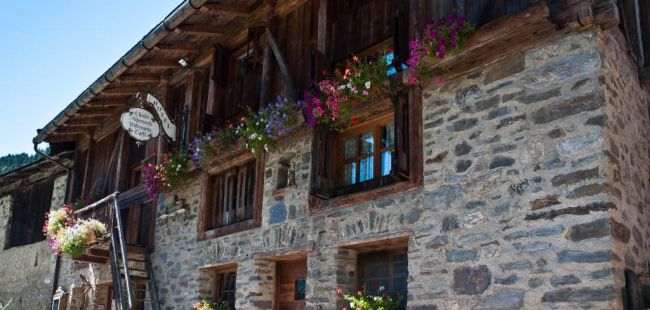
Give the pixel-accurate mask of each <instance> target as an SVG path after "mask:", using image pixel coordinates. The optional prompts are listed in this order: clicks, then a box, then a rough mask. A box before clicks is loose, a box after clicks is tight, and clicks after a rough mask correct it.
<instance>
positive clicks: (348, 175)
mask: <svg viewBox="0 0 650 310" xmlns="http://www.w3.org/2000/svg"><path fill="white" fill-rule="evenodd" d="M343 169H344V171H343V184H345V185H351V184H356V183H357V163H349V164H346V165H345V166H344V167H343Z"/></svg>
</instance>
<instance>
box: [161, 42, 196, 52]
mask: <svg viewBox="0 0 650 310" xmlns="http://www.w3.org/2000/svg"><path fill="white" fill-rule="evenodd" d="M154 49H155V50H159V51H164V52H196V51H199V50H201V45H198V44H191V43H185V42H174V43H160V44H158V45H156V46H155V47H154Z"/></svg>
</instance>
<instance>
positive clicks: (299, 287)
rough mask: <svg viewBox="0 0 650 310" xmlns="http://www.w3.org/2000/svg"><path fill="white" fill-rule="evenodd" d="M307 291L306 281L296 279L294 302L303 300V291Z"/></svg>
mask: <svg viewBox="0 0 650 310" xmlns="http://www.w3.org/2000/svg"><path fill="white" fill-rule="evenodd" d="M306 289H307V280H306V279H296V287H295V292H296V295H295V296H294V300H305V291H306Z"/></svg>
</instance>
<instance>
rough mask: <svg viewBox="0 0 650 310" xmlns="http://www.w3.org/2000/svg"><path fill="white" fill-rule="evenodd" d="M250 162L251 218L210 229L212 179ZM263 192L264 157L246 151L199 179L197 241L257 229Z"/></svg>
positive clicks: (234, 155)
mask: <svg viewBox="0 0 650 310" xmlns="http://www.w3.org/2000/svg"><path fill="white" fill-rule="evenodd" d="M250 161H255V164H254V165H255V183H254V185H253V187H254V193H253V210H252V211H253V216H252V218H251V219H247V220H244V221H241V222H235V223H233V224H230V225H227V226H221V227H216V228H210V221H209V218H208V217H209V216H210V214H211V211H212V208H213V207H214V206H213V205H212V189H211V187H212V181H211V179H212V177H213V176H215V175H218V174H221V173H224V172H226V171H229V170H231V169H233V168H236V167H240V166H243V165H245V164H247V163H249V162H250ZM263 191H264V157H263V156H260V157H259V158H256V157H255V156H253V155H252V154H251V153H250V152H248V151H242V152H239V153H237V154H233V155H232V159H231V160H230V161H228V162H226V163H224V164H222V165H219V166H216V167H214V168H212V169H210V170H208V171H207V172H204V173H202V177H201V202H200V208H199V221H198V227H197V239H198V240H204V239H210V238H217V237H221V236H225V235H229V234H233V233H237V232H241V231H245V230H249V229H252V228H256V227H259V226H260V225H261V223H262V200H263Z"/></svg>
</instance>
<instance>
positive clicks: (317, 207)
mask: <svg viewBox="0 0 650 310" xmlns="http://www.w3.org/2000/svg"><path fill="white" fill-rule="evenodd" d="M422 186H423V184H422V182H421V181H420V182H415V183H414V182H410V181H403V182H399V183H395V184H392V185H387V186H383V187H379V188H375V189H371V190H367V191H363V192H357V193H351V194H346V195H343V196H338V197H334V198H330V199H322V198H319V197H316V196H314V195H309V211H310V212H311V214H315V213H320V212H324V211H327V210H335V209H340V208H345V207H349V206H351V205H354V204H359V203H361V202H365V201H372V200H376V199H378V198H381V197H384V196H390V195H394V194H397V193H402V192H406V191H411V190H414V189H417V188H422Z"/></svg>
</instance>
